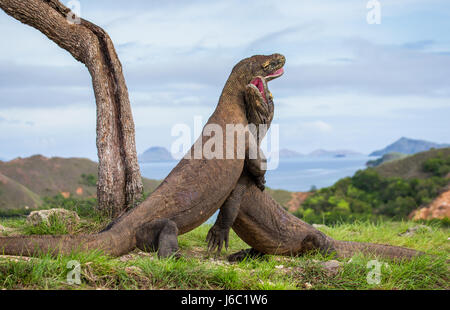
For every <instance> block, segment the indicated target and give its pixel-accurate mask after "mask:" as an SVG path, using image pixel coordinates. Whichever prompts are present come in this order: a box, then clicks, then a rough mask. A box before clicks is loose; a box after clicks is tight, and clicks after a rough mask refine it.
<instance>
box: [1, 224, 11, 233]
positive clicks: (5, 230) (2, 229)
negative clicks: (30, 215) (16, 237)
mask: <svg viewBox="0 0 450 310" xmlns="http://www.w3.org/2000/svg"><path fill="white" fill-rule="evenodd" d="M13 230H14V229H13V228H9V227H5V226H2V225H0V233H2V232H11V231H13Z"/></svg>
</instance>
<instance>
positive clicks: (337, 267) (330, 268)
mask: <svg viewBox="0 0 450 310" xmlns="http://www.w3.org/2000/svg"><path fill="white" fill-rule="evenodd" d="M321 265H322V267H323V268H324V269H325V270H326V272H327V274H328V275H330V276H335V275H337V274H338V273H339V271H341V269H342V265H343V263H341V262H339V261H337V260H334V259H333V260H329V261H327V262H323V263H321Z"/></svg>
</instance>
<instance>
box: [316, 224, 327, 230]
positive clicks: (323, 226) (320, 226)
mask: <svg viewBox="0 0 450 310" xmlns="http://www.w3.org/2000/svg"><path fill="white" fill-rule="evenodd" d="M312 226H313V227H314V228H317V229H319V228H328V226H327V225H323V224H312Z"/></svg>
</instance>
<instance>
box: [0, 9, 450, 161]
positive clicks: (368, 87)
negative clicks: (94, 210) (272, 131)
mask: <svg viewBox="0 0 450 310" xmlns="http://www.w3.org/2000/svg"><path fill="white" fill-rule="evenodd" d="M62 2H63V3H65V4H68V1H62ZM368 2H369V1H368V0H341V1H335V0H325V1H320V2H319V1H315V0H283V1H263V0H259V1H238V0H226V1H206V0H193V1H181V0H179V1H176V0H166V1H153V0H152V1H149V0H142V1H141V0H133V1H118V0H114V1H112V0H108V1H106V0H96V1H92V0H89V1H88V0H81V1H79V3H80V9H81V11H80V15H81V17H83V18H85V19H87V20H90V21H91V22H94V23H95V24H97V25H99V26H101V27H103V28H104V29H105V30H106V31H107V32H108V33H109V35H110V36H111V38H112V40H113V42H114V44H115V47H116V50H117V53H118V55H119V58H120V60H121V62H122V66H123V70H124V75H125V79H126V81H127V85H128V89H129V93H130V101H131V106H132V110H133V116H134V120H135V125H136V144H137V151H138V153H142V152H143V151H145V150H146V149H147V148H149V147H151V146H164V147H166V148H168V149H170V147H171V144H172V143H173V142H174V141H175V140H176V137H173V136H172V135H171V129H172V128H173V126H174V125H176V124H186V125H188V126H190V127H193V125H194V119H195V117H197V118H198V117H201V118H202V119H203V122H206V120H207V119H208V117H209V115H210V114H211V113H212V112H213V111H214V108H215V106H216V104H217V102H218V98H219V96H220V93H221V91H222V88H223V86H224V84H225V81H226V79H227V78H228V75H229V73H230V72H231V69H232V68H233V66H234V64H236V63H237V62H238V61H239V60H241V59H243V58H246V57H249V56H251V55H255V54H272V53H281V54H283V55H285V56H286V59H287V61H286V65H285V74H284V75H283V76H282V77H281V78H279V79H277V80H274V81H271V82H270V84H269V88H270V90H271V92H272V93H273V95H274V102H275V117H274V121H273V124H278V126H279V147H280V148H288V149H291V150H295V151H298V152H302V153H308V152H311V151H313V150H315V149H319V148H322V149H329V150H333V149H351V150H355V151H359V152H362V153H366V154H368V153H370V152H372V151H373V150H376V149H380V148H383V147H385V146H386V145H388V144H390V143H392V142H394V141H395V140H397V139H399V138H400V137H404V136H405V137H409V138H416V139H425V140H430V141H433V142H439V143H450V136H449V133H450V122H449V121H448V119H449V115H450V74H449V73H450V37H449V35H448V33H449V30H450V4H449V2H448V0H427V1H421V0H379V3H380V9H381V10H380V23H379V24H369V23H368V22H367V15H368V14H369V13H371V12H372V10H373V9H371V8H367V4H368ZM72 3H73V1H72ZM0 35H1V36H2V47H1V49H0V158H3V159H12V158H15V157H18V156H20V157H26V156H30V155H33V154H43V155H45V156H63V157H88V158H91V159H93V160H96V159H97V150H96V145H95V126H96V124H95V120H96V115H95V99H94V94H93V90H92V85H91V79H90V76H89V73H88V71H87V69H86V67H85V66H84V65H83V64H81V63H79V62H77V61H76V60H75V59H73V57H72V56H71V55H70V54H69V53H68V52H66V51H65V50H63V49H61V48H59V47H58V46H57V45H56V44H55V43H53V42H52V41H50V40H49V39H47V38H46V37H45V36H44V35H43V34H41V33H40V32H39V31H37V30H35V29H34V28H31V27H29V26H26V25H23V24H21V23H20V22H18V21H16V20H15V19H13V18H12V17H10V16H8V15H6V14H5V13H4V12H3V11H1V10H0Z"/></svg>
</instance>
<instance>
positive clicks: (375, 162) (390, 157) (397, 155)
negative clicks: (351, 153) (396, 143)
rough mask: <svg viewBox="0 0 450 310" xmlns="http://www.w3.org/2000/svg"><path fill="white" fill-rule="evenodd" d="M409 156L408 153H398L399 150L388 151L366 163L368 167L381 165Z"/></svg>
mask: <svg viewBox="0 0 450 310" xmlns="http://www.w3.org/2000/svg"><path fill="white" fill-rule="evenodd" d="M407 156H409V155H406V154H403V153H397V152H392V153H387V154H384V155H383V156H382V157H380V158H378V159H374V160H369V161H368V162H367V163H366V166H367V167H377V166H379V165H382V164H385V163H388V162H391V161H394V160H398V159H403V158H405V157H407Z"/></svg>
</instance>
